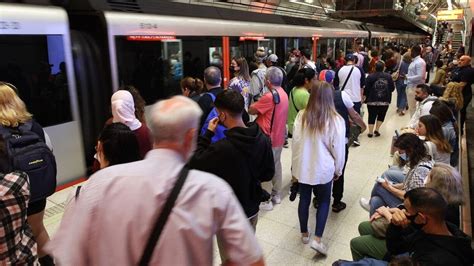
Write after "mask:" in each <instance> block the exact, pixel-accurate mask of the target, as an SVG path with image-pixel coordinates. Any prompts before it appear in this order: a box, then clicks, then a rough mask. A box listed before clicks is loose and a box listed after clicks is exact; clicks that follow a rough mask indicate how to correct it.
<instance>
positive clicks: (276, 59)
mask: <svg viewBox="0 0 474 266" xmlns="http://www.w3.org/2000/svg"><path fill="white" fill-rule="evenodd" d="M267 60H268V61H270V62H273V63H276V62H278V56H277V55H276V54H271V55H269V56H268V57H267Z"/></svg>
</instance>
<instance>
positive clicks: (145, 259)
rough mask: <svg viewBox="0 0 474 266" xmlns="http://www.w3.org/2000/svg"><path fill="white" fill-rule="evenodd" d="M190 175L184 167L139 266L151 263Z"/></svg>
mask: <svg viewBox="0 0 474 266" xmlns="http://www.w3.org/2000/svg"><path fill="white" fill-rule="evenodd" d="M188 173H189V168H188V167H187V165H185V166H183V168H182V169H181V171H180V172H179V177H178V180H176V183H175V184H174V187H173V189H172V190H171V192H170V195H169V196H168V198H167V199H166V202H165V205H163V210H162V211H161V213H160V215H159V216H158V219H157V220H156V222H155V225H154V227H153V231H152V232H151V235H150V237H149V238H148V241H147V243H146V246H145V250H144V251H143V254H142V256H141V258H140V262H139V264H138V265H140V266H145V265H148V264H149V263H150V260H151V255H153V250H154V249H155V246H156V244H157V243H158V240H159V239H160V235H161V232H162V231H163V228H164V227H165V225H166V221H167V220H168V217H169V215H170V213H171V210H173V207H174V203H175V202H176V199H177V198H178V195H179V192H180V191H181V188H183V185H184V181H186V177H187V176H188Z"/></svg>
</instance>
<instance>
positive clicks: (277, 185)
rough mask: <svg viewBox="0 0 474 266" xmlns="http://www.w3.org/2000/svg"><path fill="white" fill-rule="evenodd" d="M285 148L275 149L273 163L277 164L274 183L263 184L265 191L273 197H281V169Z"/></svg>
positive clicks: (273, 150) (273, 149)
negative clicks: (282, 154) (269, 192)
mask: <svg viewBox="0 0 474 266" xmlns="http://www.w3.org/2000/svg"><path fill="white" fill-rule="evenodd" d="M282 150H283V147H273V148H272V152H273V161H274V162H275V175H274V176H273V179H272V183H271V185H270V182H264V183H262V187H263V189H265V190H266V191H271V194H272V196H274V195H278V196H280V192H281V184H282V176H283V174H282V169H281V151H282Z"/></svg>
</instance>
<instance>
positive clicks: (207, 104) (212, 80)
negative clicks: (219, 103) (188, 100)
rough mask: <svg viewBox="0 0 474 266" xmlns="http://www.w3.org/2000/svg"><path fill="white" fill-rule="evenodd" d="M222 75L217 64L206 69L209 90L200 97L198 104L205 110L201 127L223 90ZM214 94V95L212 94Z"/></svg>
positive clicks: (205, 81)
mask: <svg viewBox="0 0 474 266" xmlns="http://www.w3.org/2000/svg"><path fill="white" fill-rule="evenodd" d="M221 82H222V76H221V70H220V69H219V68H217V67H215V66H210V67H208V68H206V69H205V70H204V85H205V86H206V90H207V92H206V93H204V95H202V97H201V98H199V101H198V104H199V107H201V110H202V112H203V114H202V117H201V120H200V123H199V125H200V127H199V128H201V127H202V126H203V125H204V123H205V121H206V118H207V116H208V115H209V113H210V112H211V110H212V108H213V103H214V99H215V98H216V96H217V94H219V92H221V91H223V90H222V88H221ZM211 94H212V95H211Z"/></svg>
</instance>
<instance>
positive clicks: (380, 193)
mask: <svg viewBox="0 0 474 266" xmlns="http://www.w3.org/2000/svg"><path fill="white" fill-rule="evenodd" d="M435 50H436V49H434V48H433V47H430V46H424V45H414V46H412V47H410V48H408V47H404V46H397V45H388V46H386V47H383V48H382V49H380V50H377V49H375V48H371V49H366V48H365V47H364V46H363V45H356V46H355V49H354V51H348V53H347V54H346V55H343V56H341V57H339V58H338V59H337V62H336V61H334V60H332V59H328V58H325V57H320V58H318V60H317V61H316V62H313V61H312V60H311V52H310V50H309V49H307V48H300V49H292V50H291V51H290V52H289V54H288V60H287V61H286V62H285V63H283V62H280V61H279V57H278V56H277V55H275V54H267V52H266V50H265V49H263V48H258V50H257V51H256V52H255V58H254V59H255V62H256V63H255V65H254V66H250V64H249V63H248V62H247V60H246V59H245V58H243V57H237V58H233V59H232V60H231V64H230V67H231V72H232V74H233V79H232V80H230V81H229V82H228V84H225V86H224V84H223V82H222V73H221V70H220V69H219V68H218V67H215V66H210V67H208V68H207V69H205V71H204V74H203V79H202V80H201V79H200V78H197V77H185V78H183V79H182V80H181V83H180V84H181V90H182V95H181V96H174V97H171V98H169V99H165V100H160V101H158V102H157V103H156V104H154V105H153V106H152V108H151V111H150V116H149V118H148V120H146V119H145V117H144V107H145V104H144V101H143V99H142V98H141V96H140V94H139V92H138V90H136V89H135V88H133V87H131V86H125V87H122V88H120V89H119V90H118V91H117V92H115V93H114V94H113V95H112V98H111V113H112V117H110V119H109V120H107V122H106V124H105V126H104V129H103V132H102V133H101V134H100V136H99V138H98V141H97V146H96V151H97V153H96V155H95V157H94V158H95V162H94V167H93V172H94V174H93V175H92V176H91V177H90V178H89V179H88V180H87V181H86V182H85V183H84V184H82V185H81V186H79V187H78V188H77V189H76V190H75V191H74V193H72V194H71V195H70V197H69V199H68V200H67V206H66V210H65V213H64V216H63V220H62V222H61V225H60V227H59V229H58V231H57V232H56V234H55V235H54V237H53V239H51V240H50V239H49V236H48V234H47V232H46V230H45V229H44V226H43V224H42V220H43V215H44V209H45V202H46V198H42V199H41V200H40V201H35V202H29V203H28V200H29V198H30V197H29V189H28V187H29V185H28V182H27V179H28V176H27V175H26V174H25V173H24V172H22V171H18V170H21V169H11V167H10V165H9V164H8V160H10V159H11V158H9V156H11V151H10V150H11V149H10V142H11V138H10V137H9V135H8V134H2V136H1V138H0V144H1V145H0V148H1V149H0V152H1V155H2V157H1V159H2V160H1V161H0V166H2V169H1V173H2V178H3V180H4V181H2V182H5V184H3V186H4V187H8V188H9V190H8V192H7V194H5V196H7V195H10V197H11V198H13V199H14V200H11V201H10V204H14V203H15V202H17V203H18V208H19V209H15V211H16V212H15V213H13V212H10V213H9V214H8V215H7V216H3V217H2V219H4V221H6V222H7V223H8V224H9V226H7V227H5V228H6V229H5V230H7V229H8V230H10V231H11V232H9V234H4V236H2V238H1V241H2V244H4V243H6V247H7V249H6V250H1V251H0V253H1V255H2V256H0V258H2V261H4V262H5V263H6V264H30V263H32V262H34V261H35V260H36V258H39V262H40V263H41V265H53V264H54V263H58V264H62V265H104V264H107V265H111V264H114V265H115V264H116V265H128V264H140V265H146V264H164V265H167V264H172V265H192V264H193V265H209V264H211V263H212V260H213V238H214V236H217V243H218V249H219V253H220V256H221V260H222V262H223V264H226V263H228V264H232V263H234V264H242V265H263V264H264V258H263V254H262V250H261V248H260V247H259V245H258V243H257V240H256V238H255V232H256V231H257V224H258V216H259V213H260V211H267V212H268V211H272V210H273V207H274V205H276V204H280V203H281V201H282V198H283V197H284V196H285V195H284V192H283V187H284V184H283V176H282V175H283V174H282V163H281V154H282V150H283V149H284V147H286V143H287V142H288V140H291V175H292V179H291V188H290V191H289V199H290V200H291V201H294V200H295V199H296V198H297V197H298V196H299V203H298V211H297V213H295V215H297V216H298V218H299V224H300V233H301V241H302V242H303V243H304V244H309V246H310V248H312V249H314V250H315V251H316V252H318V253H320V254H323V255H326V254H327V252H328V249H327V244H328V243H324V242H323V240H322V239H323V234H324V229H325V226H326V222H327V218H328V215H329V211H330V210H332V211H333V212H336V213H338V212H341V211H343V210H344V209H345V208H346V203H344V202H343V201H342V199H343V192H344V173H345V170H346V169H345V168H346V163H347V160H348V157H349V150H350V149H349V147H350V146H351V145H353V146H356V147H357V146H359V145H360V142H359V139H358V137H359V135H360V134H361V133H362V132H364V131H366V130H367V129H368V132H367V136H368V137H369V138H373V137H379V136H381V134H382V133H384V132H383V127H382V125H383V122H384V120H385V117H386V114H387V112H388V108H389V106H390V104H391V102H392V94H393V92H394V91H395V90H396V91H397V103H396V107H397V108H396V110H397V113H398V114H399V115H401V116H403V115H405V113H406V111H407V110H408V111H409V112H410V115H411V119H410V122H409V124H408V125H407V126H406V127H403V128H401V129H400V134H397V136H395V137H394V143H393V149H394V151H395V152H394V155H393V158H394V159H393V161H394V162H393V165H391V167H390V168H389V169H387V170H386V171H385V172H384V173H382V174H381V176H380V177H379V178H377V180H376V182H375V185H374V188H373V190H372V193H371V195H370V198H362V199H361V200H360V204H361V206H362V207H363V208H364V209H366V210H367V211H368V212H369V214H368V218H370V220H369V221H367V222H363V223H361V224H360V226H359V231H360V234H361V236H360V237H356V238H354V239H352V240H351V242H350V246H351V251H352V255H353V259H354V262H350V261H337V262H336V263H337V265H388V263H389V262H395V261H400V260H407V261H411V262H413V263H414V264H411V265H448V264H449V265H472V257H471V256H472V250H471V247H470V238H469V237H468V236H467V235H466V234H464V233H463V232H462V231H461V230H460V220H459V208H460V206H461V205H462V203H463V202H462V199H463V190H462V178H461V176H460V174H459V172H458V171H457V170H456V167H457V165H458V163H459V159H458V151H459V147H458V142H459V141H458V140H459V136H460V134H461V132H462V130H463V129H462V124H463V122H464V120H465V111H466V107H467V104H468V103H469V102H470V100H471V98H472V90H471V85H472V83H474V80H473V79H474V75H473V72H472V71H474V70H473V69H472V68H471V66H470V63H471V61H470V60H471V59H470V57H469V56H467V55H462V56H460V57H459V58H458V59H457V60H458V63H457V66H455V65H454V63H453V62H448V67H449V65H452V66H451V67H450V70H449V71H448V73H447V68H448V67H444V63H443V64H441V63H439V62H440V61H442V60H440V58H439V56H437V55H436V51H435ZM453 61H454V59H453ZM434 66H436V67H435V69H436V70H435V77H434V79H433V80H434V81H436V82H433V83H432V84H431V85H430V84H427V83H426V81H427V80H428V81H429V75H428V74H427V73H430V72H431V70H432V68H433V67H434ZM446 84H447V86H446V89H444V88H443V86H445V85H446ZM439 91H441V92H442V93H438V92H439ZM363 104H366V108H367V111H368V121H367V124H368V126H367V125H366V123H365V122H364V121H363V119H362V117H363V115H362V110H363ZM457 112H460V113H461V116H460V119H461V121H460V122H461V128H460V129H458V128H457V123H456V114H457ZM31 121H33V128H30V130H31V131H33V132H34V133H35V134H37V135H38V136H39V137H40V138H41V140H42V141H43V142H45V143H46V142H47V139H48V136H47V134H45V133H44V131H43V129H42V128H41V126H40V125H39V124H37V123H36V122H34V120H33V116H32V115H31V114H29V113H28V111H27V110H26V107H25V104H24V103H23V101H22V100H21V99H20V98H19V97H18V95H17V90H16V88H15V87H14V86H13V85H11V84H7V83H1V84H0V123H1V126H2V127H3V128H8V129H10V130H11V131H10V132H12V130H14V129H16V128H20V127H21V125H23V124H27V123H31ZM10 134H13V133H10ZM385 134H386V133H385ZM50 149H52V148H51V147H50ZM24 171H26V173H28V171H27V170H24ZM32 189H33V188H32ZM8 193H9V194H8ZM312 195H314V197H313V201H312V200H311V198H312ZM331 195H332V197H333V203H332V205H331ZM3 196H4V195H2V197H3ZM2 202H5V201H4V200H3V198H2ZM311 203H312V204H313V205H314V207H315V208H317V211H316V217H315V218H316V225H315V228H314V231H313V233H312V232H311V230H310V229H308V220H309V208H310V205H311ZM2 208H3V207H2ZM5 208H6V207H5ZM10 225H11V226H10ZM177 251H179V252H180V254H179V255H178V256H177V253H176V252H177ZM364 263H366V264H364ZM371 263H372V264H371Z"/></svg>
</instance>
